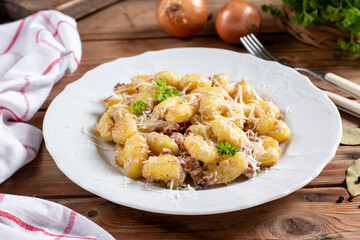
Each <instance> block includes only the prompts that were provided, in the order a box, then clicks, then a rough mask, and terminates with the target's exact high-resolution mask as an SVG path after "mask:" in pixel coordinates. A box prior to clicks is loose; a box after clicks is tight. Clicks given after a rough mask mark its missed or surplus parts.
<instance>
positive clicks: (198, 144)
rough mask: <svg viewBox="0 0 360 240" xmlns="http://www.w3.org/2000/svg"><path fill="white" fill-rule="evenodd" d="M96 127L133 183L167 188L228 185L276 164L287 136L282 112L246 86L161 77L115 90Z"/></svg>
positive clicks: (225, 80)
mask: <svg viewBox="0 0 360 240" xmlns="http://www.w3.org/2000/svg"><path fill="white" fill-rule="evenodd" d="M104 105H105V107H106V109H107V111H106V112H105V113H104V114H103V115H102V116H101V117H100V119H99V121H98V123H97V124H96V125H95V127H94V132H96V133H97V134H98V135H99V136H100V138H101V139H103V140H104V141H106V142H115V159H114V161H115V163H116V165H117V166H119V167H122V168H123V169H124V170H125V174H126V175H127V176H128V177H129V178H132V179H138V178H141V177H143V178H144V179H146V181H149V182H156V183H159V184H161V185H163V186H166V187H168V188H175V189H176V188H179V187H184V186H185V185H186V184H187V182H186V181H187V180H186V181H185V179H186V176H189V179H191V180H192V181H193V182H194V183H195V184H196V185H197V186H200V187H207V186H211V185H215V184H229V183H231V182H232V181H234V180H235V179H237V178H238V177H239V176H241V175H245V176H247V177H252V176H253V175H252V174H254V173H255V174H256V172H257V171H259V170H260V169H261V168H266V167H271V166H273V165H274V164H276V163H277V162H278V161H279V159H280V146H279V143H282V142H284V141H286V140H288V139H289V138H290V137H291V130H290V128H289V126H288V125H287V124H286V123H285V122H284V121H283V120H282V119H281V118H282V114H281V111H280V108H279V107H278V106H277V105H275V104H274V103H272V102H271V101H267V100H264V99H262V98H260V97H259V95H258V94H257V93H256V91H255V89H254V88H253V87H252V86H251V85H250V83H249V81H248V80H246V79H244V78H243V79H241V80H240V81H239V82H237V83H232V82H230V78H229V76H228V75H227V74H224V73H222V74H214V75H212V76H210V77H206V76H204V75H201V74H187V75H185V76H183V77H179V76H178V75H177V74H176V73H174V72H170V71H162V72H158V73H155V74H154V75H136V76H133V77H132V78H131V83H127V84H117V85H116V86H115V88H114V94H113V95H111V96H110V97H108V98H106V99H104Z"/></svg>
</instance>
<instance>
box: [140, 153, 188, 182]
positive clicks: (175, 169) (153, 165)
mask: <svg viewBox="0 0 360 240" xmlns="http://www.w3.org/2000/svg"><path fill="white" fill-rule="evenodd" d="M142 175H143V177H144V178H145V179H146V180H147V181H151V182H154V181H163V182H165V183H168V187H170V185H171V181H172V185H173V188H177V187H179V186H180V185H181V184H182V183H183V182H184V180H185V173H184V170H183V168H182V167H181V164H180V162H179V160H178V159H177V158H176V157H175V156H173V155H169V154H168V155H162V156H158V157H150V158H149V159H148V160H147V161H146V162H145V163H144V166H143V168H142Z"/></svg>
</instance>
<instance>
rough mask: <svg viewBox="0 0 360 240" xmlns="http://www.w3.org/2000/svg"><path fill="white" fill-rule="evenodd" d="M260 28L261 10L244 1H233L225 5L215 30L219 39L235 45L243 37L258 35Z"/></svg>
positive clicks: (219, 14) (217, 19)
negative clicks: (251, 34)
mask: <svg viewBox="0 0 360 240" xmlns="http://www.w3.org/2000/svg"><path fill="white" fill-rule="evenodd" d="M260 27H261V16H260V13H259V10H258V9H257V8H256V7H254V6H253V5H251V4H250V3H247V2H243V1H231V2H228V3H227V4H225V5H224V7H223V8H221V9H220V11H219V13H218V15H217V16H216V20H215V28H216V32H217V34H218V35H219V37H220V38H221V39H223V40H224V41H226V42H229V43H234V44H238V43H240V37H242V36H245V35H247V34H250V33H254V34H256V33H258V32H259V30H260Z"/></svg>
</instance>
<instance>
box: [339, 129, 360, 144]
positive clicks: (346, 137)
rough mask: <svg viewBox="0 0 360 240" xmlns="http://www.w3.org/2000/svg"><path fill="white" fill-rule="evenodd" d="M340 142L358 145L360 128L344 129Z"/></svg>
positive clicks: (359, 142)
mask: <svg viewBox="0 0 360 240" xmlns="http://www.w3.org/2000/svg"><path fill="white" fill-rule="evenodd" d="M340 143H341V144H343V145H360V128H350V129H346V130H344V131H343V133H342V137H341V141H340Z"/></svg>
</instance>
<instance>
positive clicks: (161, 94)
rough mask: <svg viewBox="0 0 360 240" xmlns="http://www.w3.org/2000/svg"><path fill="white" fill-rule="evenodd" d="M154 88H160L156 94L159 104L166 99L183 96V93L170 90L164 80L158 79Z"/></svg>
mask: <svg viewBox="0 0 360 240" xmlns="http://www.w3.org/2000/svg"><path fill="white" fill-rule="evenodd" d="M154 86H155V87H157V88H158V93H157V94H156V98H157V100H158V101H159V102H162V101H164V100H165V99H167V98H169V97H172V96H181V95H182V94H181V92H180V91H178V90H176V89H174V88H170V87H168V86H167V85H166V82H165V80H164V79H163V78H159V79H156V80H155V81H154Z"/></svg>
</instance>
